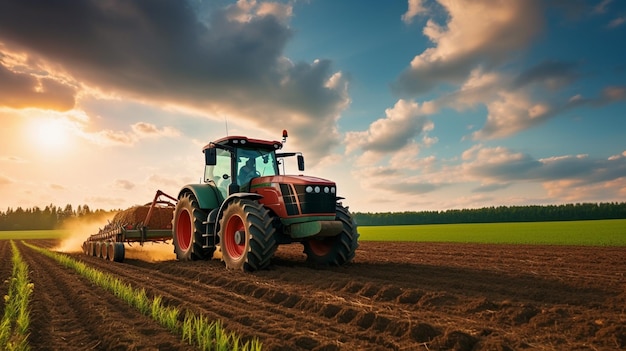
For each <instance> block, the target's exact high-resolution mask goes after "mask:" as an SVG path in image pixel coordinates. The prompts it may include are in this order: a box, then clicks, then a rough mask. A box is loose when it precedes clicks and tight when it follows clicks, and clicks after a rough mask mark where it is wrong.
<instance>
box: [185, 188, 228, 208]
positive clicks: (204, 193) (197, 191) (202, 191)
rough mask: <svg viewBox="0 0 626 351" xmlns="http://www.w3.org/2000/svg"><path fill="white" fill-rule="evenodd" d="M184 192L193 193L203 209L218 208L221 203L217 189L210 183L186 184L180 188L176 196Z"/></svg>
mask: <svg viewBox="0 0 626 351" xmlns="http://www.w3.org/2000/svg"><path fill="white" fill-rule="evenodd" d="M185 192H191V193H193V195H194V196H195V197H196V199H197V200H198V204H199V205H200V208H201V209H203V210H212V209H215V208H218V207H220V205H221V203H222V201H221V194H220V192H219V190H217V188H216V187H215V186H214V185H212V184H187V185H185V186H184V187H183V188H182V189H181V190H180V192H179V193H178V197H179V198H180V195H181V194H183V193H185Z"/></svg>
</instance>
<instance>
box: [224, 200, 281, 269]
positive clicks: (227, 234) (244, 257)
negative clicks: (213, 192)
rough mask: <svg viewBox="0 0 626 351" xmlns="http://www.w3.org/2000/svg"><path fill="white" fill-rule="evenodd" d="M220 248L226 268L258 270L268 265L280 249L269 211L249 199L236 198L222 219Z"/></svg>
mask: <svg viewBox="0 0 626 351" xmlns="http://www.w3.org/2000/svg"><path fill="white" fill-rule="evenodd" d="M218 234H219V237H220V247H221V250H222V260H223V261H224V263H225V264H226V268H229V269H235V270H242V271H256V270H259V269H263V268H267V266H269V264H270V260H271V258H272V256H274V252H275V251H276V238H275V237H274V227H273V226H272V219H271V217H270V216H269V211H268V210H267V209H265V208H264V207H263V206H262V205H261V204H260V203H258V202H257V201H254V200H249V199H236V200H234V201H233V202H231V203H230V204H228V206H227V207H226V209H225V210H224V212H223V214H222V219H221V220H220V230H219V233H218Z"/></svg>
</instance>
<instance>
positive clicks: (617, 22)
mask: <svg viewBox="0 0 626 351" xmlns="http://www.w3.org/2000/svg"><path fill="white" fill-rule="evenodd" d="M624 23H626V16H621V17H616V18H614V19H612V20H611V21H610V22H609V24H608V25H607V27H609V28H617V27H619V26H621V25H623V24H624Z"/></svg>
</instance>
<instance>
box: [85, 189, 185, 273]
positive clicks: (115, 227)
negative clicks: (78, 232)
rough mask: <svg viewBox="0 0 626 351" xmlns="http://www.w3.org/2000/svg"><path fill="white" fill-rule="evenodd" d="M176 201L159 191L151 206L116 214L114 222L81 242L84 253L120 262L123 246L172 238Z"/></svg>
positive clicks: (122, 255) (122, 257) (148, 204)
mask: <svg viewBox="0 0 626 351" xmlns="http://www.w3.org/2000/svg"><path fill="white" fill-rule="evenodd" d="M176 202H177V199H176V198H174V197H172V196H170V195H167V194H166V193H164V192H162V191H161V190H158V191H157V193H156V195H155V196H154V199H153V200H152V202H151V203H147V204H145V205H143V206H134V207H131V208H129V209H126V210H124V211H120V212H118V213H117V214H116V215H115V216H114V217H113V219H112V220H111V221H110V222H109V223H108V224H107V225H105V226H104V228H100V229H99V230H98V233H96V234H92V235H90V236H89V238H87V240H85V242H83V245H82V249H83V253H84V254H85V255H88V256H96V257H100V258H102V259H105V260H109V261H114V262H123V261H124V255H125V248H124V244H128V245H132V244H134V243H139V245H142V246H143V244H144V243H146V242H165V241H166V240H168V239H171V238H172V215H173V213H174V208H175V206H176Z"/></svg>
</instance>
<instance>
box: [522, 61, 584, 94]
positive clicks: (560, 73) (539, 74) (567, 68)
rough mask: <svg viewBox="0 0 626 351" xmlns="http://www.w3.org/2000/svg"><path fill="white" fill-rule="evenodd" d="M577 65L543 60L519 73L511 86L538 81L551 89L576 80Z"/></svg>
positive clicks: (525, 84)
mask: <svg viewBox="0 0 626 351" xmlns="http://www.w3.org/2000/svg"><path fill="white" fill-rule="evenodd" d="M577 67H578V65H577V64H575V63H573V62H564V61H557V60H548V61H544V62H541V63H539V64H537V65H535V66H534V67H530V68H529V69H527V70H526V71H524V72H522V73H520V74H519V75H518V76H517V77H516V78H515V80H514V81H513V88H520V87H524V86H527V85H529V84H531V83H539V84H542V85H545V86H547V87H549V88H551V89H558V88H561V87H563V86H565V85H568V84H570V83H572V82H573V81H575V80H576V78H577V77H578V73H577V72H576V68H577Z"/></svg>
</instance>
